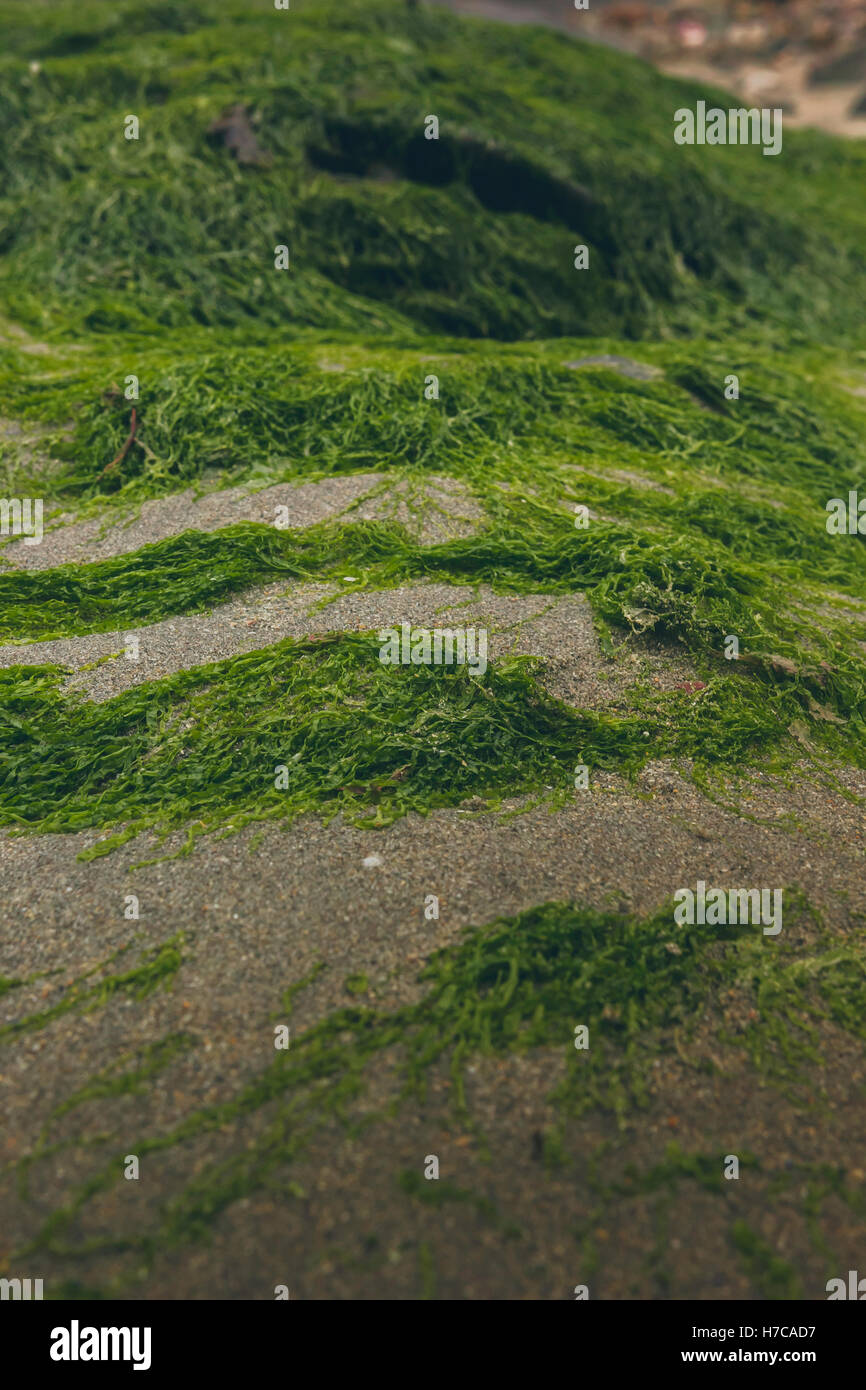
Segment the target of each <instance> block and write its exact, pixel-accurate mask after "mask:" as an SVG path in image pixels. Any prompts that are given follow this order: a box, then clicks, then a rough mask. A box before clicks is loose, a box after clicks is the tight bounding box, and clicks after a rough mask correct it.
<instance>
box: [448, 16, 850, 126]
mask: <svg viewBox="0 0 866 1390" xmlns="http://www.w3.org/2000/svg"><path fill="white" fill-rule="evenodd" d="M442 3H445V4H447V5H448V6H449V7H450V8H451V9H455V10H461V11H463V12H464V13H467V14H477V15H484V16H486V17H488V18H494V19H501V20H505V21H510V22H512V23H522V24H527V23H535V24H545V25H548V26H550V27H552V28H558V29H562V30H564V31H567V32H569V33H574V34H580V35H581V36H582V37H585V38H591V39H594V40H596V41H598V42H600V43H607V44H610V45H612V46H614V47H616V48H622V49H626V50H628V51H629V52H632V53H637V54H640V56H641V57H643V58H646V59H647V60H648V61H650V62H652V63H654V64H655V65H656V66H657V67H658V68H660V69H662V70H663V71H664V72H669V73H674V74H676V75H678V76H683V77H694V78H698V79H699V80H703V81H706V82H708V83H712V84H714V85H716V86H721V87H725V88H727V89H728V90H730V91H732V92H735V93H737V94H738V95H739V96H742V97H743V98H744V99H747V100H748V101H749V103H750V104H753V105H760V106H781V107H782V108H783V109H784V111H785V117H786V120H787V121H788V122H789V123H790V124H791V125H811V126H817V127H819V128H820V129H823V130H829V131H832V132H834V134H837V135H851V136H859V137H861V138H863V137H866V0H702V3H699V4H687V3H684V0H590V8H589V9H588V10H575V8H574V5H573V3H572V0H442Z"/></svg>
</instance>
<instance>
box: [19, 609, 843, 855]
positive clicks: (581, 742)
mask: <svg viewBox="0 0 866 1390" xmlns="http://www.w3.org/2000/svg"><path fill="white" fill-rule="evenodd" d="M379 645H380V644H379V641H378V638H377V636H376V634H375V633H369V634H332V635H327V634H323V635H321V636H318V637H312V638H308V639H304V640H300V641H295V640H294V639H291V638H287V639H285V640H284V641H283V642H280V643H278V644H276V645H275V646H273V647H268V648H265V649H263V650H260V651H253V652H250V653H247V654H245V655H241V656H237V657H233V658H231V659H230V660H228V661H225V662H218V663H214V664H213V665H208V666H201V667H195V668H192V669H191V670H188V671H184V672H181V673H179V674H177V675H175V676H170V677H166V678H165V679H163V680H159V681H151V682H147V683H144V684H142V685H139V686H135V687H133V688H132V689H130V690H128V691H126V692H124V693H123V694H121V695H118V696H116V697H114V698H113V699H111V700H108V701H105V702H103V703H98V704H96V703H93V702H91V701H88V700H84V699H82V698H81V697H80V696H79V695H77V694H74V693H73V694H69V695H67V694H64V693H63V691H62V688H61V682H62V677H63V673H62V671H61V670H60V669H59V668H52V667H12V668H10V669H9V670H7V671H3V672H0V696H2V698H3V711H2V714H0V758H2V766H3V769H4V773H5V776H4V780H3V787H2V790H0V824H3V825H5V826H7V827H14V828H16V829H20V830H27V831H37V830H38V831H40V832H42V833H45V832H49V831H50V832H57V831H74V830H81V829H85V828H88V827H98V828H102V829H106V830H110V831H112V832H113V833H112V834H111V835H110V836H109V837H104V836H103V837H100V838H99V839H98V840H97V841H96V843H95V844H94V845H93V846H92V847H91V848H89V849H88V850H87V851H85V852H83V853H84V857H87V858H92V857H93V856H94V855H101V854H106V853H109V852H110V850H111V849H113V848H114V847H116V846H117V845H118V844H121V843H124V842H126V841H127V840H129V839H130V838H131V837H132V836H133V835H135V834H137V833H138V832H139V831H141V830H143V829H147V828H153V829H155V830H156V831H157V832H158V833H159V834H160V835H162V836H164V835H166V834H167V833H168V832H170V831H172V830H175V829H179V828H180V827H183V826H185V827H186V828H187V832H188V838H187V848H190V847H191V846H192V843H193V840H194V838H195V836H196V835H197V834H199V833H201V832H203V831H209V830H215V829H220V828H221V829H224V830H227V831H233V830H237V829H239V828H240V827H242V826H243V825H246V824H248V823H249V822H250V821H265V820H269V819H284V820H285V819H288V820H291V819H294V818H296V817H298V816H300V815H302V814H305V813H309V812H313V813H315V814H317V815H320V816H321V817H322V818H323V819H324V820H326V821H327V820H330V819H331V818H333V817H334V816H335V815H337V814H342V815H343V816H344V817H346V818H347V819H348V820H349V821H350V822H353V823H357V824H361V825H367V826H373V827H377V826H384V825H388V824H391V823H392V822H393V821H394V820H396V819H397V818H399V817H400V816H403V815H405V814H406V813H407V812H409V811H416V812H420V813H422V814H426V813H428V812H429V811H430V810H431V809H433V808H435V807H441V806H456V805H459V803H460V802H461V801H463V800H464V799H465V798H467V797H470V796H473V795H474V796H478V795H483V796H485V797H487V798H488V799H489V800H490V804H491V806H492V807H494V808H495V807H496V806H497V805H498V804H500V803H501V801H502V799H503V798H504V797H506V796H509V797H515V796H519V795H521V794H525V793H539V792H540V793H542V794H543V795H546V794H547V791H548V789H549V795H550V797H551V798H552V800H553V802H554V803H556V802H557V801H558V802H559V803H560V804H561V803H562V802H563V801H564V800H565V798H566V797H569V796H570V795H573V794H574V792H573V777H574V768H575V766H576V765H577V764H579V763H584V764H585V765H587V766H588V767H590V769H602V770H608V771H621V772H622V771H625V772H627V773H631V774H634V773H636V772H637V771H638V770H639V769H640V768H641V767H642V766H644V764H645V763H646V762H647V761H648V760H649V759H650V758H658V757H677V756H678V757H683V758H689V759H691V760H693V761H694V762H695V763H696V764H697V768H698V770H699V771H700V769H706V770H711V769H713V768H716V769H719V768H720V767H721V768H722V770H724V767H725V765H728V766H730V765H731V764H732V763H735V762H737V761H738V760H740V759H744V758H749V757H751V758H758V757H761V758H763V759H766V758H767V756H768V754H769V753H770V752H772V751H773V750H774V749H776V750H777V751H778V753H779V757H780V758H783V744H784V742H785V739H786V731H787V729H788V727H789V725H790V723H791V721H792V720H793V719H794V718H795V716H796V714H797V713H798V712H800V711H801V710H802V701H803V700H804V699H805V698H811V697H808V694H807V693H806V694H804V691H805V692H807V687H805V686H802V687H801V686H798V685H797V684H796V683H793V684H789V685H787V686H786V685H785V684H779V685H776V686H771V687H769V688H768V687H767V686H764V685H761V684H759V683H757V682H747V681H739V680H738V678H737V677H735V676H722V675H720V676H718V677H717V678H715V679H714V680H711V681H710V682H709V684H708V685H707V687H706V689H704V690H702V691H700V692H699V693H698V696H694V697H684V696H683V695H682V694H681V693H680V692H674V693H672V694H663V693H662V694H658V693H657V694H656V695H655V696H649V695H647V696H645V697H642V699H641V703H640V708H639V712H638V713H635V714H631V715H629V714H626V715H623V716H621V717H615V716H613V715H608V714H605V713H594V712H590V711H576V710H573V709H570V708H569V707H567V706H565V705H563V704H561V703H560V702H559V701H557V700H555V699H553V698H551V697H550V696H549V695H546V694H545V692H544V691H543V689H542V687H541V685H540V684H539V663H538V662H537V661H535V660H533V659H532V658H528V657H512V658H508V659H505V660H503V661H499V662H495V663H491V664H490V665H488V667H487V670H486V672H485V673H484V675H479V676H472V675H470V674H469V673H468V671H467V670H466V669H465V668H454V669H453V670H452V669H450V668H448V667H437V666H417V667H402V666H389V665H383V664H382V663H381V662H380V660H379ZM741 690H742V693H741ZM732 703H733V705H734V710H733V712H732V710H731V705H732ZM815 728H816V738H818V737H820V736H823V738H824V740H825V749H826V750H827V751H828V752H829V751H830V750H835V752H836V753H837V754H838V753H839V752H840V751H841V750H842V749H843V747H845V745H844V744H843V743H842V741H841V736H840V734H839V732H838V730H837V729H836V726H835V725H833V724H832V723H831V724H826V723H824V722H823V721H820V722H818V723H816V725H815ZM825 730H826V732H824V731H825ZM788 741H789V742H790V740H788ZM853 752H854V755H855V756H856V750H853ZM797 755H798V756H799V757H802V752H801V750H800V749H799V748H798V749H797ZM281 769H283V771H282V772H281V771H280V770H281Z"/></svg>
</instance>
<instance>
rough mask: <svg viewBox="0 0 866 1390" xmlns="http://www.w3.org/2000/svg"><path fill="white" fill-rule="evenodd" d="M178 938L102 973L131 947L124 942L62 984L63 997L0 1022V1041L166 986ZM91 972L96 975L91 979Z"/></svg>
mask: <svg viewBox="0 0 866 1390" xmlns="http://www.w3.org/2000/svg"><path fill="white" fill-rule="evenodd" d="M182 939H183V938H182V936H180V935H178V936H175V937H172V938H171V940H169V941H164V942H163V943H162V944H161V945H160V946H158V947H156V948H154V949H150V950H145V951H144V952H143V953H142V959H141V960H140V962H139V963H138V965H135V966H133V967H132V968H131V969H129V970H121V971H117V972H115V973H107V974H106V973H104V972H105V971H106V968H107V967H108V966H109V965H111V964H112V963H113V962H114V961H115V960H116V959H117V958H118V957H119V956H121V955H123V954H124V953H125V952H126V951H128V950H129V949H131V948H130V947H128V946H123V947H121V948H120V950H119V951H115V952H114V954H113V955H112V956H110V957H109V959H108V960H107V961H104V962H101V963H100V964H99V965H95V966H93V968H92V969H90V970H87V971H85V972H84V974H82V975H79V976H77V977H76V978H75V979H73V980H72V981H71V983H70V984H69V985H68V986H66V987H65V992H64V994H63V998H62V999H60V1000H58V1002H57V1003H56V1004H52V1005H51V1006H50V1007H49V1008H47V1009H42V1010H39V1011H38V1012H37V1013H32V1014H26V1015H25V1016H24V1017H23V1018H19V1019H15V1020H14V1021H13V1022H11V1023H4V1024H3V1025H2V1026H0V1043H3V1042H12V1041H13V1040H14V1039H16V1038H19V1037H21V1035H22V1034H24V1033H32V1032H36V1031H38V1030H40V1029H42V1028H46V1027H47V1026H48V1025H49V1024H50V1023H54V1022H55V1021H56V1020H57V1019H58V1018H63V1017H64V1015H66V1014H68V1013H79V1012H80V1013H91V1012H92V1011H93V1010H94V1009H98V1008H102V1007H103V1006H104V1005H105V1004H107V1003H108V1002H109V1001H110V1000H111V999H113V998H114V997H115V996H118V995H127V996H128V997H129V998H130V999H134V1000H141V999H146V998H147V997H148V995H150V994H153V993H154V991H155V990H158V989H165V988H167V987H168V986H169V985H171V984H172V983H173V981H174V977H175V975H176V974H177V972H178V970H179V969H180V966H181V961H182V958H181V953H180V944H181V942H182ZM101 972H102V973H101ZM94 976H98V977H99V978H97V979H95V980H94V978H93V977H94Z"/></svg>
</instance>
